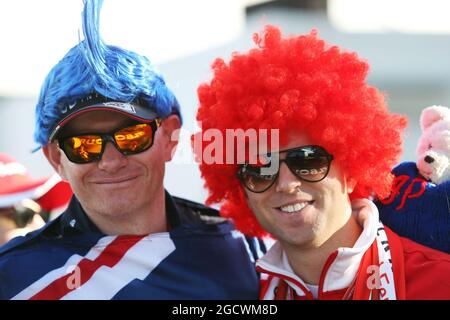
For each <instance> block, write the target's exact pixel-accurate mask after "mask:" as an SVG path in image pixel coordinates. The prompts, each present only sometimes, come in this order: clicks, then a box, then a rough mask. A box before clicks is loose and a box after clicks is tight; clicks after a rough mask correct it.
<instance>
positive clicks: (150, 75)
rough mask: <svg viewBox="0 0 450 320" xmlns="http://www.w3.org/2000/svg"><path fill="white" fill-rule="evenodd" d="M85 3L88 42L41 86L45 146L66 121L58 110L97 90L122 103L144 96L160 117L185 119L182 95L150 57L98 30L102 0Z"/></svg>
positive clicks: (40, 138)
mask: <svg viewBox="0 0 450 320" xmlns="http://www.w3.org/2000/svg"><path fill="white" fill-rule="evenodd" d="M83 2H84V10H83V13H82V18H83V35H84V40H83V41H80V43H79V44H78V45H77V46H75V47H73V48H72V49H70V50H69V52H68V53H67V54H66V55H65V56H64V58H63V59H62V60H61V61H60V62H59V63H58V64H57V65H55V66H54V67H53V68H52V70H51V71H50V73H49V74H48V75H47V77H46V79H45V81H44V83H43V85H42V88H41V92H40V95H39V101H38V103H37V105H36V128H35V132H34V139H35V141H36V142H37V143H38V144H39V145H40V146H43V145H46V144H47V143H48V142H49V135H50V132H51V130H52V129H53V128H54V127H55V125H56V124H57V122H58V121H59V120H60V119H61V116H60V112H59V110H60V109H62V108H65V107H66V106H67V105H69V104H72V103H75V102H76V101H77V100H79V99H82V98H83V97H86V96H88V95H90V94H92V93H97V94H100V95H102V96H104V97H106V98H108V99H113V100H117V101H123V102H131V101H133V100H135V99H139V100H140V101H143V102H144V103H145V106H146V107H148V108H152V109H153V111H155V112H156V113H157V114H158V116H159V117H161V118H165V117H167V116H169V115H170V114H172V113H176V114H178V115H179V116H180V118H181V114H180V106H179V104H178V101H177V99H176V98H175V96H174V94H173V93H172V92H171V91H170V90H169V88H168V87H167V86H166V84H165V82H164V79H163V78H162V76H161V75H160V74H158V73H157V72H156V71H155V69H154V67H153V66H152V64H151V63H150V61H149V60H148V59H147V58H146V57H144V56H141V55H138V54H136V53H134V52H131V51H128V50H125V49H122V48H119V47H116V46H111V45H106V44H105V43H103V41H102V39H101V37H100V33H99V18H100V17H99V16H100V9H101V6H102V3H103V1H102V0H84V1H83Z"/></svg>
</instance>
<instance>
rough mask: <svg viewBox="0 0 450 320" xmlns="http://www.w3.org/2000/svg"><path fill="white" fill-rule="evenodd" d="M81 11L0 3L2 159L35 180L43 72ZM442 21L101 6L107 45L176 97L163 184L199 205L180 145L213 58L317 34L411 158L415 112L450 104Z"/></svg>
mask: <svg viewBox="0 0 450 320" xmlns="http://www.w3.org/2000/svg"><path fill="white" fill-rule="evenodd" d="M81 10H82V1H81V0H65V1H60V0H40V1H33V0H15V1H1V2H0V39H1V51H0V152H6V153H8V154H10V155H11V156H13V157H14V158H16V159H17V160H19V161H20V162H22V163H23V164H24V165H25V166H27V167H28V169H29V172H30V173H31V175H32V176H33V177H36V178H39V177H43V176H49V175H50V174H51V173H52V169H51V167H50V166H49V165H48V164H47V162H46V160H45V158H44V156H43V154H42V151H37V152H35V153H31V150H32V149H34V148H35V147H36V145H35V143H34V141H33V130H34V107H35V104H36V102H37V96H38V93H39V90H40V85H41V83H42V82H43V80H44V78H45V76H46V74H47V73H48V72H49V71H50V69H51V67H52V66H53V65H54V64H56V63H57V62H58V61H59V60H60V59H61V58H62V57H63V56H64V54H65V53H66V52H67V51H68V50H69V49H70V48H71V47H73V46H74V45H76V44H77V42H78V39H79V34H78V31H79V29H80V23H81V22H80V20H81V19H80V13H81ZM448 12H450V1H448V0H426V1H425V0H328V1H327V0H303V1H302V0H278V1H265V0H151V1H149V0H148V1H144V0H126V1H125V0H105V4H104V8H103V11H102V22H101V33H102V37H103V39H104V40H105V41H106V42H107V43H108V44H114V45H119V46H121V47H124V48H127V49H129V50H133V51H136V52H138V53H139V54H144V55H146V56H147V57H149V58H150V59H151V60H152V61H153V63H154V64H155V65H156V66H157V67H158V69H159V70H160V71H161V72H162V74H163V75H164V76H165V79H166V81H167V83H168V85H169V87H170V88H171V89H172V90H173V91H174V93H175V95H176V96H177V97H178V99H179V102H180V104H181V105H182V113H183V117H184V132H183V133H182V140H181V142H180V143H181V144H180V146H179V149H178V151H177V154H176V158H175V161H173V163H171V164H169V165H168V167H167V173H166V187H167V189H168V190H169V191H170V192H171V193H172V194H174V195H178V196H182V197H185V198H188V199H192V200H196V201H200V202H203V201H204V199H205V198H206V192H205V190H204V189H203V188H202V185H203V183H202V181H201V179H200V174H199V171H198V168H197V165H196V164H195V163H194V162H193V161H192V155H191V151H190V145H189V137H190V134H191V133H192V132H193V131H194V130H195V128H196V124H195V112H196V109H197V105H198V101H197V94H196V89H197V86H198V85H199V84H200V83H201V82H204V81H207V80H209V79H210V77H211V72H210V68H209V67H210V64H211V62H212V61H213V60H214V58H216V57H223V58H225V59H226V60H228V58H229V57H230V54H231V52H233V51H242V50H247V49H249V48H250V47H252V46H253V42H252V34H253V33H254V32H258V31H260V30H261V29H262V27H263V26H264V25H265V24H267V23H271V24H276V25H279V26H281V28H282V30H283V32H284V34H300V33H307V32H309V31H310V30H311V29H312V28H316V29H318V30H319V35H320V37H322V38H324V39H325V40H327V41H328V42H329V43H332V44H337V45H339V46H341V47H342V48H345V49H347V50H351V51H356V52H358V54H359V55H360V57H363V58H365V59H367V60H368V61H369V63H370V65H371V71H370V75H369V83H370V84H372V85H375V86H377V87H378V88H380V89H381V90H382V91H383V92H384V93H385V94H386V96H387V98H388V103H389V106H390V109H391V110H393V111H395V112H399V113H403V114H406V115H407V116H408V117H409V127H408V129H407V132H406V136H405V144H404V153H403V157H402V161H415V149H416V144H417V141H418V138H419V136H420V127H419V117H420V113H421V110H422V109H423V108H425V107H427V106H430V105H433V104H438V105H447V106H449V105H450V19H448ZM380 138H381V139H382V138H383V137H380Z"/></svg>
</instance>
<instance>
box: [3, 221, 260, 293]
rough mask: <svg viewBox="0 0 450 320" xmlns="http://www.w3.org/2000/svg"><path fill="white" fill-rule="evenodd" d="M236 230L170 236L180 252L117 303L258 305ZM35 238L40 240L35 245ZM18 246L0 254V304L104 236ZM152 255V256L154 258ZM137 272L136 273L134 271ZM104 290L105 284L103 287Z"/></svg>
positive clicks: (190, 228) (203, 229) (189, 229)
mask: <svg viewBox="0 0 450 320" xmlns="http://www.w3.org/2000/svg"><path fill="white" fill-rule="evenodd" d="M233 228H234V227H233V225H232V224H231V223H229V222H224V223H220V224H216V225H202V224H192V225H182V226H179V227H177V228H175V229H173V230H172V231H171V232H170V238H171V239H172V241H173V243H174V245H175V250H174V251H173V252H172V253H170V254H169V255H168V256H167V257H166V258H165V259H164V260H163V261H162V262H160V263H159V264H158V265H157V266H156V268H155V269H154V270H152V271H151V273H150V274H149V275H148V276H147V277H146V278H145V279H143V280H139V279H133V280H132V281H130V282H129V283H128V284H127V285H126V286H124V287H122V289H121V290H120V291H118V292H117V293H116V294H115V296H114V297H113V299H257V298H258V292H259V281H258V276H257V273H256V271H255V268H254V266H253V262H252V261H251V258H250V257H249V254H248V251H247V249H246V246H245V244H244V241H245V240H244V239H243V237H234V236H233V232H232V230H233ZM34 237H36V240H38V241H33V239H34ZM34 237H28V238H27V240H25V238H21V241H19V240H16V241H15V243H14V245H12V246H11V244H10V245H9V248H6V247H5V248H2V251H3V253H2V252H0V299H11V298H12V297H14V296H15V295H17V294H18V293H19V292H21V291H22V290H24V289H25V288H27V287H29V286H30V285H31V284H33V283H35V282H36V281H37V280H39V279H41V278H42V277H43V276H44V275H46V274H48V273H49V272H50V271H52V270H55V269H57V268H60V267H62V266H64V265H65V263H66V261H67V260H68V259H69V258H70V257H71V256H73V255H74V254H78V255H81V256H84V255H85V254H86V253H87V252H88V251H89V250H90V249H91V248H92V246H94V245H95V244H96V243H97V242H98V240H99V239H100V238H101V237H104V235H102V234H81V235H76V236H66V237H63V238H60V239H58V238H56V239H55V238H46V237H44V236H42V234H40V233H37V234H35V235H34ZM148 254H149V255H151V254H152V252H149V253H148ZM130 270H131V271H130V272H132V270H133V269H132V268H131V269H130ZM99 285H100V286H101V284H99Z"/></svg>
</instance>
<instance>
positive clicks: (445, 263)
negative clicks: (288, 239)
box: [257, 201, 450, 300]
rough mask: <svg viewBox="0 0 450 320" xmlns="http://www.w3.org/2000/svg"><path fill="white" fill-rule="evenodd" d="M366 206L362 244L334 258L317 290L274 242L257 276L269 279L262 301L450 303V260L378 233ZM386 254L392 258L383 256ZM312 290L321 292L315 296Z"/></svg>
mask: <svg viewBox="0 0 450 320" xmlns="http://www.w3.org/2000/svg"><path fill="white" fill-rule="evenodd" d="M362 204H363V205H364V206H365V208H366V209H365V210H366V213H367V214H366V216H367V218H366V219H365V221H364V231H363V233H362V235H361V236H360V239H359V240H358V241H357V243H356V244H355V246H354V247H353V248H340V249H338V250H336V251H335V252H334V253H332V254H331V255H330V257H329V258H328V260H327V261H326V263H325V265H324V267H323V270H322V272H321V277H320V283H319V286H318V288H317V286H311V285H308V284H306V283H305V282H303V281H302V279H300V278H299V277H298V276H297V275H295V273H294V272H293V271H292V268H291V267H290V265H289V262H288V260H287V257H286V255H285V253H284V252H283V250H282V247H281V246H280V245H279V243H276V244H275V245H274V246H273V247H272V248H271V249H270V250H269V252H268V253H267V254H266V255H265V257H263V258H262V259H260V260H259V261H258V263H257V269H258V271H260V272H262V273H263V274H264V273H265V274H267V275H268V278H266V279H265V280H262V283H261V291H260V298H261V299H275V300H277V299H283V300H284V299H288V300H289V299H295V300H306V299H313V298H317V299H320V300H338V299H339V300H340V299H354V300H366V299H408V300H413V299H450V255H449V254H446V253H444V252H441V251H437V250H434V249H431V248H428V247H425V246H423V245H420V244H418V243H415V242H413V241H411V240H409V239H406V238H402V237H400V236H398V235H397V234H395V233H394V232H393V231H392V230H390V229H389V228H387V227H384V228H383V226H382V225H381V228H380V225H379V224H378V223H376V221H378V210H376V209H375V208H374V206H372V205H371V204H369V202H368V201H366V203H362ZM382 230H384V231H385V236H384V238H383V236H382V235H381V234H383V231H382ZM377 238H378V239H377ZM386 238H387V243H386ZM380 239H381V241H380ZM383 240H384V241H383ZM380 244H381V245H380ZM384 252H389V254H390V255H387V256H385V255H384ZM379 256H380V258H379ZM382 256H384V257H382ZM390 258H391V259H392V264H391V263H390V261H389V260H390ZM385 262H386V263H385ZM383 264H384V266H383V267H384V269H383V268H381V266H382V265H383ZM376 265H379V266H380V268H379V272H378V274H377V277H376V278H375V277H374V274H375V272H374V273H373V274H372V273H371V272H370V270H373V267H374V266H376ZM391 265H392V268H391V267H390V266H391ZM386 266H389V268H387V269H386ZM391 270H392V271H391ZM374 279H378V285H373V284H374V283H375V282H376V280H375V282H373V280H374ZM312 287H315V289H314V290H312V289H311V288H312ZM310 289H311V290H310ZM313 291H317V292H316V293H315V294H314V295H315V297H314V296H313ZM394 291H395V292H394Z"/></svg>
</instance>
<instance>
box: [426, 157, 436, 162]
mask: <svg viewBox="0 0 450 320" xmlns="http://www.w3.org/2000/svg"><path fill="white" fill-rule="evenodd" d="M424 160H425V162H426V163H433V162H434V159H433V158H432V157H430V156H426V157H425V159H424Z"/></svg>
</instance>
